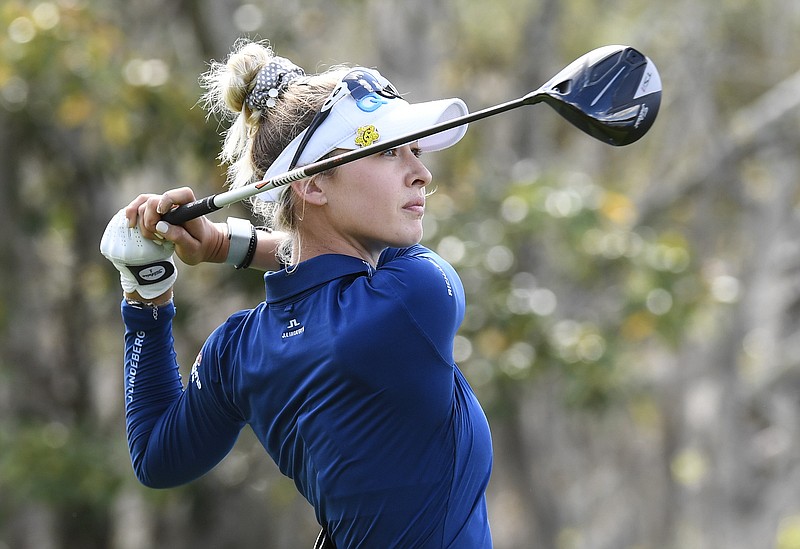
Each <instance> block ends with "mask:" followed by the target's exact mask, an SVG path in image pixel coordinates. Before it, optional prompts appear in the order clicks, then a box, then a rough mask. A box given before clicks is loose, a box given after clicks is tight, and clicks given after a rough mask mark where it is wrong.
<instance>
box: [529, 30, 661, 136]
mask: <svg viewBox="0 0 800 549" xmlns="http://www.w3.org/2000/svg"><path fill="white" fill-rule="evenodd" d="M661 89H662V88H661V77H660V76H659V74H658V70H657V69H656V66H655V64H653V62H652V61H651V60H650V59H649V58H647V57H646V56H645V55H643V54H642V53H641V52H639V51H637V50H636V49H634V48H632V47H629V46H604V47H601V48H597V49H596V50H593V51H590V52H589V53H587V54H586V55H583V56H581V57H579V58H578V59H576V60H575V61H573V62H572V63H570V64H569V65H568V66H567V67H565V68H564V69H563V70H562V71H561V72H559V73H558V74H556V75H555V76H554V77H553V78H551V79H550V80H549V81H548V82H547V83H546V84H544V85H543V86H542V87H541V88H539V89H538V90H536V91H535V92H532V93H531V94H530V96H529V97H531V96H533V97H531V100H532V101H535V102H539V101H541V102H544V103H547V104H548V105H550V106H551V107H552V108H553V109H555V110H556V111H557V112H558V113H559V114H560V115H561V116H563V117H564V118H566V119H567V120H568V121H569V122H571V123H572V124H573V125H574V126H576V127H577V128H579V129H580V130H582V131H584V132H585V133H587V134H589V135H591V136H592V137H595V138H596V139H599V140H600V141H603V142H605V143H608V144H610V145H615V146H623V145H629V144H631V143H633V142H634V141H637V140H638V139H640V138H641V137H642V136H643V135H644V134H645V133H647V131H648V130H649V129H650V127H651V126H652V125H653V122H654V121H655V119H656V114H658V108H659V106H660V105H661Z"/></svg>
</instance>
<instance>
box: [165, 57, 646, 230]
mask: <svg viewBox="0 0 800 549" xmlns="http://www.w3.org/2000/svg"><path fill="white" fill-rule="evenodd" d="M536 103H546V104H548V105H550V106H551V107H552V108H553V109H554V110H555V111H556V112H557V113H558V114H560V115H561V116H562V117H564V118H565V119H566V120H568V121H569V122H571V123H572V124H573V125H574V126H575V127H577V128H578V129H580V130H581V131H583V132H585V133H587V134H588V135H590V136H592V137H594V138H595V139H599V140H600V141H602V142H604V143H608V144H610V145H614V146H624V145H629V144H631V143H633V142H635V141H637V140H638V139H640V138H641V137H642V136H643V135H644V134H645V133H647V131H648V130H649V129H650V127H651V126H652V125H653V122H654V121H655V118H656V114H657V113H658V108H659V106H660V104H661V78H660V77H659V74H658V70H657V69H656V66H655V65H654V64H653V62H652V61H651V60H650V59H649V58H647V57H646V56H644V55H643V54H642V53H640V52H639V51H638V50H636V49H634V48H632V47H629V46H603V47H601V48H598V49H595V50H592V51H590V52H589V53H587V54H585V55H583V56H581V57H579V58H578V59H576V60H575V61H573V62H572V63H570V64H569V65H568V66H567V67H565V68H564V69H563V70H562V71H561V72H559V73H558V74H556V75H555V76H554V77H553V78H551V79H550V80H549V81H548V82H547V83H545V84H544V85H543V86H541V87H540V88H539V89H537V90H535V91H532V92H530V93H529V94H527V95H525V96H524V97H521V98H519V99H515V100H512V101H508V102H506V103H501V104H499V105H495V106H494V107H489V108H486V109H483V110H480V111H476V112H473V113H469V114H466V115H464V116H461V117H458V118H454V119H452V120H448V121H447V122H442V123H440V124H436V125H434V126H431V127H429V128H425V129H421V130H418V131H415V132H412V133H409V134H406V135H404V136H400V137H398V138H396V139H392V140H389V141H385V142H382V143H376V144H373V145H370V146H368V147H363V148H361V149H356V150H352V151H348V152H345V153H343V154H341V155H337V156H334V157H331V158H328V159H325V160H320V161H318V162H314V163H312V164H308V165H306V166H302V167H299V168H295V169H293V170H290V171H288V172H286V173H284V174H281V175H278V176H275V177H272V178H270V179H267V180H264V181H260V182H258V183H254V184H251V185H246V186H244V187H239V188H236V189H231V190H228V191H225V192H221V193H218V194H215V195H212V196H209V197H206V198H202V199H199V200H196V201H194V202H191V203H189V204H184V205H182V206H179V207H177V208H175V209H174V210H172V211H170V212H168V213H166V214H165V215H164V216H163V220H164V221H166V222H168V223H172V224H181V223H184V222H186V221H189V220H190V219H195V218H197V217H200V216H202V215H205V214H208V213H211V212H214V211H217V210H219V209H221V208H223V207H225V206H228V205H230V204H234V203H236V202H239V201H240V200H244V199H246V198H250V197H252V196H255V195H257V194H258V193H261V192H264V191H267V190H270V189H275V188H277V187H281V186H283V185H287V184H289V183H292V182H294V181H299V180H301V179H305V178H307V177H311V176H312V175H315V174H318V173H321V172H324V171H327V170H330V169H332V168H336V167H338V166H341V165H343V164H347V163H349V162H353V161H355V160H358V159H361V158H365V157H367V156H370V155H373V154H377V153H379V152H383V151H388V150H390V149H394V148H397V147H400V146H402V145H405V144H407V143H413V142H414V141H418V140H420V139H422V138H424V137H428V136H430V135H434V134H436V133H439V132H443V131H447V130H449V129H452V128H455V127H457V126H462V125H464V124H469V123H471V122H475V121H477V120H481V119H483V118H486V117H489V116H493V115H496V114H500V113H503V112H506V111H509V110H511V109H515V108H517V107H521V106H523V105H534V104H536Z"/></svg>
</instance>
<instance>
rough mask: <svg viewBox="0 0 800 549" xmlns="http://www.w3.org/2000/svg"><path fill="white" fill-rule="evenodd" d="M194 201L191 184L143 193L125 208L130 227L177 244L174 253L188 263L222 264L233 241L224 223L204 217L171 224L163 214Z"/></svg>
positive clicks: (147, 236)
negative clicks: (164, 190) (230, 241)
mask: <svg viewBox="0 0 800 549" xmlns="http://www.w3.org/2000/svg"><path fill="white" fill-rule="evenodd" d="M194 200H195V195H194V191H192V189H190V188H189V187H181V188H178V189H172V190H169V191H167V192H165V193H164V194H141V195H139V196H137V197H136V198H135V199H134V200H133V201H132V202H131V203H130V204H128V205H127V206H126V207H125V217H126V218H127V220H128V226H129V227H131V228H133V227H135V226H138V227H139V230H140V231H141V233H142V236H144V237H145V238H149V239H151V240H153V241H155V242H159V241H163V240H167V241H169V242H172V243H173V244H175V253H176V254H178V257H179V258H180V259H181V261H183V262H184V263H186V264H187V265H197V264H199V263H203V262H208V263H222V262H224V261H225V258H227V257H228V249H229V246H230V243H229V241H228V238H227V228H226V225H225V223H212V222H211V221H210V220H209V219H208V218H206V217H205V216H202V217H198V218H196V219H192V220H190V221H187V222H186V223H185V224H183V225H171V224H169V223H167V222H165V221H162V220H161V216H162V215H163V214H165V213H167V212H169V211H170V210H171V209H172V208H174V207H176V206H180V205H182V204H187V203H189V202H193V201H194Z"/></svg>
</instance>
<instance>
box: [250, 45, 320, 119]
mask: <svg viewBox="0 0 800 549" xmlns="http://www.w3.org/2000/svg"><path fill="white" fill-rule="evenodd" d="M305 74H306V73H305V71H303V69H301V68H300V67H298V66H297V65H295V64H294V63H292V62H291V61H289V60H288V59H286V58H285V57H277V56H276V57H274V58H273V60H272V61H270V62H269V63H267V64H266V65H265V66H264V67H262V68H261V70H259V71H258V74H257V75H256V78H255V86H254V87H253V89H252V90H251V91H250V93H248V94H247V97H245V104H246V105H247V107H248V108H250V109H251V110H264V109H268V108H270V107H274V106H275V102H276V100H277V98H278V97H279V96H280V95H281V93H283V91H284V89H285V88H286V86H288V85H289V84H290V83H291V82H293V81H294V80H297V79H298V78H301V77H303V76H305Z"/></svg>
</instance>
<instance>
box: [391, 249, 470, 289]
mask: <svg viewBox="0 0 800 549" xmlns="http://www.w3.org/2000/svg"><path fill="white" fill-rule="evenodd" d="M378 272H379V273H384V274H386V275H390V276H393V278H395V279H397V280H399V281H400V282H401V283H402V284H401V287H404V288H407V289H408V291H411V292H415V293H422V294H424V295H425V296H427V297H429V298H431V299H434V298H435V297H436V295H437V294H439V295H441V296H442V297H446V298H454V297H455V298H461V297H462V294H463V289H462V286H461V280H460V279H459V278H458V274H457V273H456V271H455V269H453V267H452V266H451V265H450V264H449V263H448V262H447V261H445V260H444V259H443V258H442V257H441V256H440V255H439V254H437V253H436V252H434V251H433V250H430V249H429V248H426V247H425V246H422V245H420V244H417V245H414V246H411V247H409V248H389V249H387V250H386V251H384V253H383V254H382V255H381V258H380V261H379V263H378Z"/></svg>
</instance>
